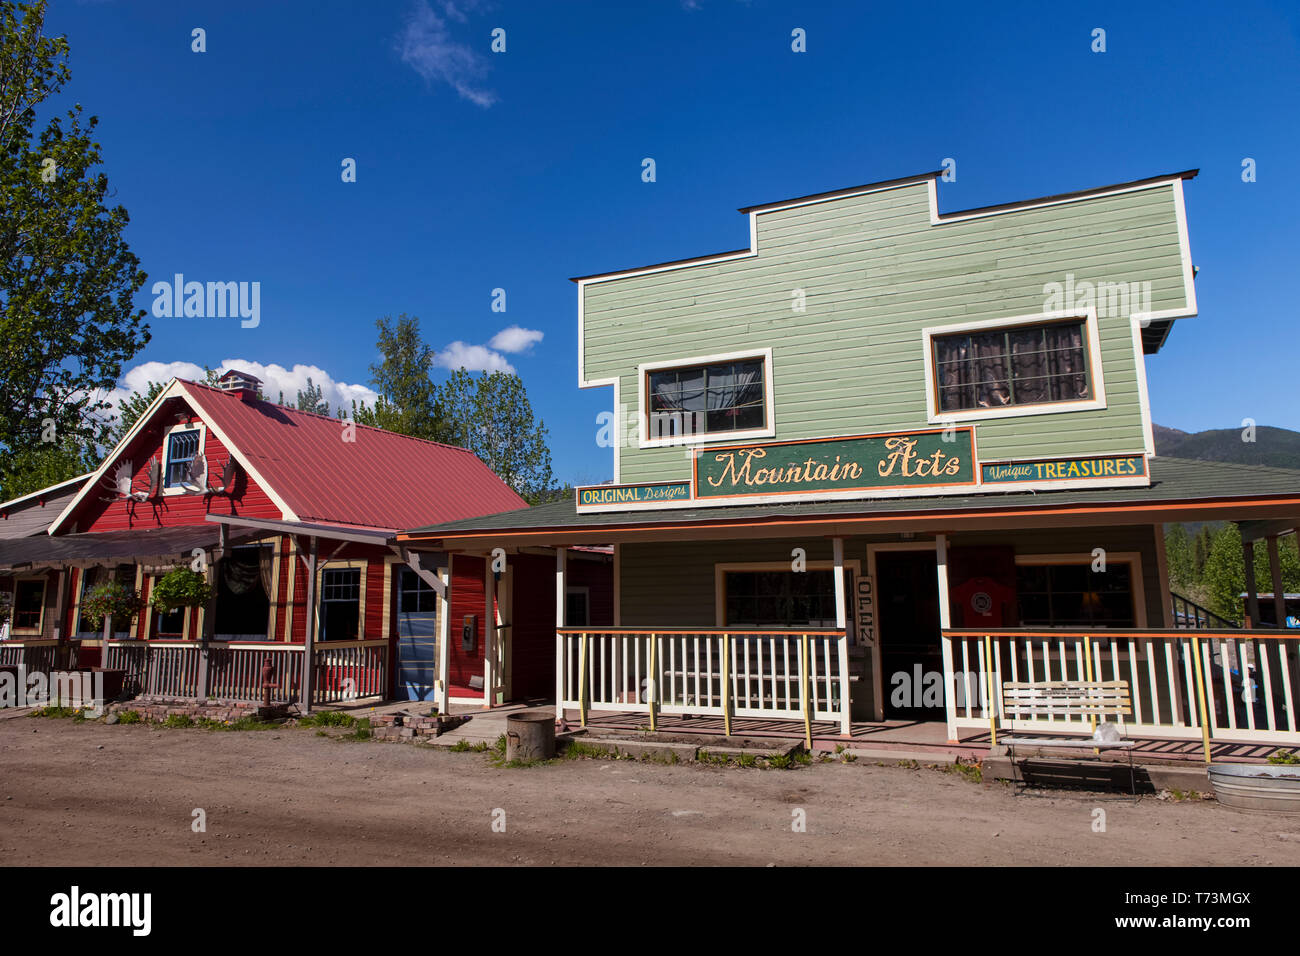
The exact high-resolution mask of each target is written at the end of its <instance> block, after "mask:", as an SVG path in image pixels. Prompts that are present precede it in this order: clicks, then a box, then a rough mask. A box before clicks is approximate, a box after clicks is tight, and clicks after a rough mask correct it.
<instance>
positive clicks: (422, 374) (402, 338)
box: [355, 313, 447, 441]
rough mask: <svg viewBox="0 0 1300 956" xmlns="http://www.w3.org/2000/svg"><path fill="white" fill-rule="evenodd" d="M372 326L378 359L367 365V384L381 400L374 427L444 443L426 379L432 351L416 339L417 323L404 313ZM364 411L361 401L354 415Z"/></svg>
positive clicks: (435, 397) (434, 396) (432, 390)
mask: <svg viewBox="0 0 1300 956" xmlns="http://www.w3.org/2000/svg"><path fill="white" fill-rule="evenodd" d="M375 327H376V328H377V329H378V330H379V342H378V346H379V353H380V355H381V359H380V361H379V362H378V364H375V365H372V366H370V375H371V384H372V385H374V386H375V389H376V390H377V391H378V392H379V394H380V396H381V397H382V399H383V401H384V408H383V411H382V412H380V406H379V404H378V403H376V405H375V408H374V409H373V411H374V412H375V414H376V416H378V417H379V418H381V419H382V421H383V422H384V424H380V425H378V427H380V428H387V429H389V430H390V431H395V432H400V433H401V434H403V435H411V436H414V437H415V438H427V439H429V440H430V441H447V432H446V430H445V428H444V421H443V414H442V409H441V407H440V404H439V401H438V389H437V387H436V386H435V385H434V384H433V380H432V379H431V378H430V377H429V373H430V372H431V371H432V370H433V358H434V352H433V349H432V348H430V347H429V345H428V343H426V342H425V341H424V339H423V338H421V336H420V323H419V320H418V319H416V318H415V317H414V316H408V315H406V314H405V313H403V314H402V315H399V316H398V317H397V320H396V321H393V319H392V317H391V316H384V317H383V318H382V319H378V320H376V322H375ZM364 408H365V403H364V402H363V403H362V404H361V406H360V408H359V409H358V413H360V409H364ZM355 420H356V422H357V424H360V425H367V424H371V422H368V421H363V420H362V419H361V418H356V419H355Z"/></svg>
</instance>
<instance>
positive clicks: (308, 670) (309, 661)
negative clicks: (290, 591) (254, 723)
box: [300, 535, 364, 714]
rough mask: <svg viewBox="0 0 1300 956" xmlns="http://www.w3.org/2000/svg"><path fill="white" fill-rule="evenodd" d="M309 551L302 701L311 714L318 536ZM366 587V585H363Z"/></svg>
mask: <svg viewBox="0 0 1300 956" xmlns="http://www.w3.org/2000/svg"><path fill="white" fill-rule="evenodd" d="M310 542H311V543H310V545H309V546H308V551H307V631H306V633H305V634H304V635H303V646H302V701H301V703H300V707H301V708H302V711H303V713H306V714H309V713H311V702H312V696H313V694H314V691H315V687H314V684H315V680H314V678H315V676H316V668H315V657H316V536H315V535H312V536H311V538H310ZM363 586H364V584H363Z"/></svg>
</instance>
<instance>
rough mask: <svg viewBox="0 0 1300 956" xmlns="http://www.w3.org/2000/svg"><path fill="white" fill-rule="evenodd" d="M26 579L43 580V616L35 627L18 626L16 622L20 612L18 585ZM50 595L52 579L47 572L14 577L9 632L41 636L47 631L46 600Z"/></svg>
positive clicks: (17, 635) (15, 634)
mask: <svg viewBox="0 0 1300 956" xmlns="http://www.w3.org/2000/svg"><path fill="white" fill-rule="evenodd" d="M24 581H40V582H41V617H40V620H39V621H37V623H36V626H35V627H18V626H17V625H16V624H14V614H16V613H17V612H18V585H20V584H22V583H23V582H24ZM49 597H50V579H49V576H48V575H45V574H23V575H19V576H18V577H16V578H14V590H13V603H12V604H11V605H10V606H9V634H10V636H12V637H19V636H21V637H40V636H41V635H43V634H44V633H45V610H46V602H47V601H48V600H49Z"/></svg>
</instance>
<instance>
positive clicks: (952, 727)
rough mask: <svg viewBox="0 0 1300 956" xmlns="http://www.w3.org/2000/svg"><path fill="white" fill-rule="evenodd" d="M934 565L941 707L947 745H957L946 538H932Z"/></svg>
mask: <svg viewBox="0 0 1300 956" xmlns="http://www.w3.org/2000/svg"><path fill="white" fill-rule="evenodd" d="M934 563H935V567H936V569H937V570H938V574H939V629H940V631H941V632H942V633H943V636H942V637H941V639H940V641H939V646H940V649H941V651H942V653H943V707H944V715H945V719H946V720H947V722H948V743H950V744H955V743H957V700H956V694H957V679H956V675H955V674H954V673H953V670H952V638H950V637H949V636H948V634H947V633H946V632H947V631H948V629H949V628H950V627H952V611H951V609H950V608H949V607H948V536H947V535H946V534H936V535H935V536H934ZM962 690H963V692H964V693H969V691H970V685H969V682H968V681H967V680H966V675H965V674H963V675H962Z"/></svg>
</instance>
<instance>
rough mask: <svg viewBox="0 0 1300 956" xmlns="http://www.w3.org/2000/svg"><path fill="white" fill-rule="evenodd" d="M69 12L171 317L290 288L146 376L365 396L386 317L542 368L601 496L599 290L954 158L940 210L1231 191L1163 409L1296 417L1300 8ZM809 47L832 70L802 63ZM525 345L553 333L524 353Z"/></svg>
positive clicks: (1196, 197)
mask: <svg viewBox="0 0 1300 956" xmlns="http://www.w3.org/2000/svg"><path fill="white" fill-rule="evenodd" d="M52 7H53V9H52V10H51V11H50V13H49V16H48V17H47V31H48V32H50V33H64V34H66V35H67V36H68V39H69V41H70V43H71V47H72V58H71V69H72V82H71V84H70V85H69V87H68V90H67V94H68V95H67V98H68V99H75V100H76V101H78V102H80V103H82V104H83V105H84V106H85V107H86V109H87V111H88V112H90V113H93V114H95V115H97V116H99V118H100V123H101V125H100V127H99V134H100V142H101V143H102V145H103V152H104V158H105V167H104V169H105V171H106V172H107V174H108V175H109V178H110V182H111V184H112V186H113V187H114V188H115V189H116V193H117V201H119V202H121V203H122V204H123V205H125V206H126V207H127V209H128V210H129V211H130V214H131V224H130V226H129V228H128V232H127V238H128V241H129V242H130V244H131V246H132V249H133V250H134V251H135V253H136V254H137V255H138V256H139V257H140V259H141V261H142V264H143V267H144V269H145V270H146V271H147V272H148V273H149V283H148V284H147V285H146V287H145V288H144V289H143V290H141V292H140V294H139V296H138V300H137V301H138V304H139V305H140V307H142V308H146V309H147V308H150V307H151V306H152V304H153V295H152V294H150V288H149V287H150V286H152V284H153V283H154V282H155V281H157V280H170V279H171V277H172V276H173V275H174V274H175V273H183V274H184V275H185V276H186V277H187V279H195V280H200V281H208V280H222V281H250V282H251V281H258V282H260V283H261V316H260V324H259V325H258V326H257V327H256V328H248V329H245V328H241V327H240V324H239V321H238V320H237V319H209V318H160V319H152V320H151V325H152V330H153V341H152V342H151V343H150V345H149V346H148V347H147V348H146V349H145V350H144V351H143V352H142V353H140V355H138V356H137V357H136V359H135V360H134V361H133V362H132V363H130V366H129V368H130V367H137V366H140V365H141V364H143V363H158V364H156V365H149V366H147V367H146V368H145V369H137V371H136V372H135V373H133V375H132V376H131V377H128V378H127V379H126V382H127V383H128V384H133V383H137V382H138V381H139V380H140V379H142V378H144V377H146V376H147V374H148V373H149V372H155V373H158V372H160V371H163V370H167V369H177V368H183V367H184V366H182V365H178V364H174V363H190V365H194V364H207V365H217V364H219V363H222V362H223V361H225V360H228V359H233V358H238V359H241V360H246V361H247V362H250V363H257V364H258V366H259V367H265V366H271V365H273V364H274V365H278V366H282V367H284V369H285V370H291V369H292V368H293V366H295V365H302V366H309V367H316V368H318V369H321V370H324V371H325V372H326V373H328V375H329V376H330V377H331V382H330V384H331V386H334V385H335V384H337V383H342V385H343V386H348V385H350V386H362V387H364V386H367V385H368V384H369V378H370V375H369V371H368V366H369V364H370V363H371V362H372V361H373V360H374V358H375V348H374V341H375V334H374V321H375V319H376V318H377V317H379V316H381V315H385V314H393V315H396V314H397V313H400V312H406V313H410V314H412V315H417V316H419V317H420V319H421V322H422V327H423V330H424V334H425V336H426V338H427V339H428V340H429V342H430V343H431V344H432V345H434V346H435V347H436V348H437V349H439V350H440V351H443V352H447V351H448V350H449V349H452V346H453V343H460V344H459V345H458V346H456V347H455V348H454V350H453V351H452V352H451V353H448V354H454V355H456V356H461V355H470V356H473V357H476V358H477V359H479V360H482V361H485V362H486V363H487V364H489V365H492V364H496V365H498V366H499V365H500V364H501V363H509V365H510V366H511V367H513V368H515V369H516V370H517V371H518V372H519V374H520V375H521V376H522V377H523V380H524V383H525V385H526V386H527V388H528V392H529V395H530V397H531V398H532V401H533V404H534V407H535V409H536V410H537V411H538V413H539V414H540V415H541V416H542V417H543V419H544V420H545V422H546V424H547V426H548V427H549V429H550V432H551V448H552V452H553V456H554V460H555V471H556V475H557V477H558V478H559V479H561V480H574V481H599V480H605V479H607V478H608V477H609V476H610V474H611V471H612V468H611V458H610V451H609V449H607V448H600V447H598V446H597V444H596V435H597V430H598V426H597V421H596V417H597V415H598V413H599V412H601V411H602V410H604V409H605V408H607V407H608V405H609V402H610V400H611V396H610V393H609V390H607V389H596V390H587V391H584V390H579V389H578V388H577V362H576V340H577V299H576V287H575V286H574V285H573V284H572V283H570V282H569V281H568V277H570V276H574V275H584V274H589V273H594V272H602V271H608V270H613V269H619V268H625V267H631V266H636V265H642V264H646V263H651V262H659V261H663V260H666V259H676V258H683V257H688V256H695V255H703V254H707V253H712V252H719V251H723V250H728V249H735V248H740V247H743V246H745V245H747V244H748V229H747V224H746V220H745V218H744V217H743V216H741V215H739V214H738V213H737V212H736V211H735V210H736V208H737V207H739V206H744V205H748V204H753V203H759V202H765V201H771V200H775V199H782V198H787V197H791V196H798V195H803V194H806V193H811V192H817V191H821V190H826V189H834V188H838V187H842V186H849V185H855V184H858V183H864V182H872V181H876V180H882V179H889V178H893V177H897V176H902V175H907V174H911V173H916V172H923V171H928V170H932V169H935V168H937V167H938V166H939V164H940V161H941V160H942V159H943V158H945V157H953V158H955V159H956V160H957V163H958V166H957V172H958V175H957V181H956V182H953V183H946V184H943V185H942V186H941V189H940V194H939V202H940V209H941V210H955V209H963V208H967V207H971V206H979V205H986V204H991V203H998V202H1006V201H1011V200H1017V199H1025V198H1031V197H1034V196H1041V195H1049V194H1052V193H1058V192H1065V191H1069V190H1074V189H1082V188H1088V187H1093V186H1101V185H1106V184H1109V183H1117V182H1124V181H1127V180H1132V179H1139V178H1143V177H1147V176H1152V175H1156V174H1160V173H1167V172H1174V171H1178V170H1182V169H1187V168H1192V167H1199V168H1200V170H1201V174H1200V176H1199V177H1197V178H1196V179H1195V180H1193V181H1192V182H1191V183H1189V184H1188V185H1187V192H1186V196H1187V210H1188V222H1189V229H1190V234H1191V242H1192V254H1193V261H1194V262H1195V263H1196V265H1197V266H1198V267H1199V268H1200V274H1199V277H1198V279H1197V293H1198V297H1199V304H1200V315H1199V316H1198V317H1196V318H1192V319H1185V320H1181V321H1179V322H1178V323H1177V324H1176V326H1175V328H1174V330H1173V333H1172V334H1171V336H1170V340H1169V343H1168V344H1167V346H1166V347H1165V349H1164V350H1162V351H1161V353H1160V354H1159V355H1157V356H1155V357H1153V358H1151V359H1150V360H1149V361H1148V375H1149V381H1150V389H1151V399H1152V405H1153V413H1154V418H1155V420H1156V421H1157V422H1159V423H1161V424H1165V425H1169V426H1173V427H1178V428H1183V429H1187V430H1197V429H1202V428H1212V427H1232V426H1239V423H1240V422H1241V420H1242V419H1243V418H1246V417H1249V418H1253V419H1255V420H1256V421H1257V422H1258V423H1260V424H1269V425H1280V426H1284V427H1288V428H1300V397H1298V396H1300V391H1298V389H1297V378H1296V373H1295V359H1294V349H1293V348H1288V347H1287V346H1290V345H1292V344H1293V343H1294V341H1295V337H1294V324H1295V321H1296V318H1297V316H1296V306H1295V300H1294V299H1292V298H1291V296H1290V287H1289V279H1290V277H1291V276H1293V275H1294V274H1295V272H1296V233H1297V228H1296V222H1297V220H1300V189H1298V188H1297V180H1296V174H1295V172H1294V171H1293V170H1292V169H1290V168H1289V167H1288V166H1287V165H1286V164H1287V163H1288V162H1291V161H1293V160H1294V158H1295V157H1296V156H1297V155H1300V122H1297V119H1298V117H1297V92H1298V91H1300V26H1298V24H1300V7H1297V5H1295V4H1283V3H1275V4H1269V3H1253V2H1249V0H1246V2H1239V3H1234V4H1230V5H1229V4H1216V3H1196V2H1185V3H1176V4H1175V3H1169V4H1133V3H1115V4H1074V3H1053V4H1045V3H1042V4H1040V3H999V4H991V3H989V4H971V5H965V4H947V5H938V6H933V5H932V6H928V7H918V6H915V5H910V4H883V3H877V2H871V3H867V2H859V3H848V2H843V3H841V2H828V3H817V4H796V3H778V2H762V0H752V2H748V3H746V2H737V0H694V2H691V0H688V2H682V0H661V2H648V0H647V2H630V0H629V2H620V3H600V2H566V3H558V2H557V3H548V2H528V3H523V2H496V3H478V2H473V0H456V2H455V3H447V2H444V0H415V2H412V0H392V2H388V0H375V2H364V3H363V2H343V0H313V2H310V3H309V2H289V0H277V2H266V0H260V2H232V0H222V2H194V3H183V4H180V3H175V2H170V0H168V2H164V0H156V2H155V0H148V2H143V0H142V2H129V0H99V2H91V0H53V3H52ZM498 27H499V28H502V29H504V30H505V31H506V33H505V37H506V51H505V52H504V53H493V52H491V50H490V45H491V42H492V36H491V34H492V31H493V30H494V29H495V28H498ZM796 27H798V28H802V29H803V30H805V31H806V35H807V52H806V53H799V54H797V53H794V52H792V51H791V39H790V37H791V31H792V30H793V29H794V28H796ZM1097 27H1101V28H1103V29H1105V30H1106V47H1107V48H1106V52H1105V53H1093V52H1092V50H1091V44H1092V36H1091V34H1092V31H1093V29H1094V28H1097ZM195 28H202V29H203V30H204V31H205V32H206V48H207V49H206V52H203V53H195V52H193V51H192V49H191V45H192V42H193V41H192V33H191V31H192V30H194V29H195ZM647 156H649V157H653V158H654V159H655V161H656V164H657V181H656V182H654V183H644V182H642V181H641V160H642V159H643V158H644V157H647ZM348 157H350V158H354V159H355V160H356V164H357V181H356V182H355V183H344V182H342V179H341V175H340V173H341V164H342V161H343V160H344V158H348ZM1245 157H1250V158H1253V159H1254V160H1255V161H1256V163H1257V169H1258V172H1257V181H1256V182H1253V183H1243V182H1242V179H1241V164H1242V160H1243V158H1245ZM495 288H503V289H505V290H506V306H507V310H506V312H505V313H504V314H502V313H499V312H493V311H492V309H491V305H492V290H493V289H495ZM512 326H516V327H518V328H520V329H525V330H529V331H531V332H540V333H542V336H541V338H540V341H538V340H537V336H536V335H532V336H529V335H524V334H522V333H514V334H512V335H507V336H504V337H501V338H498V337H497V336H498V333H500V332H502V330H504V329H507V328H508V327H512ZM494 339H495V341H496V345H497V346H498V347H497V348H492V347H491V346H492V343H493V340H494ZM526 340H531V344H528V345H526V347H524V348H522V349H519V347H520V346H521V345H525V341H526ZM475 347H478V348H475ZM507 348H514V349H516V351H506V350H505V349H507ZM302 374H303V371H302V370H301V369H300V370H298V373H297V375H298V377H299V378H300V377H301V375H302ZM155 377H157V376H156V375H155ZM275 380H276V381H283V382H289V383H292V382H293V381H296V379H295V377H294V373H293V372H292V371H284V373H283V374H280V372H278V371H277V372H276V378H275ZM359 393H360V394H364V393H363V392H359V390H358V389H356V388H352V389H350V390H349V389H347V388H344V387H342V386H340V388H338V389H336V390H335V391H334V395H335V396H337V395H340V394H342V395H347V394H359ZM288 397H289V398H290V399H291V398H292V395H290V396H288Z"/></svg>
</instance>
